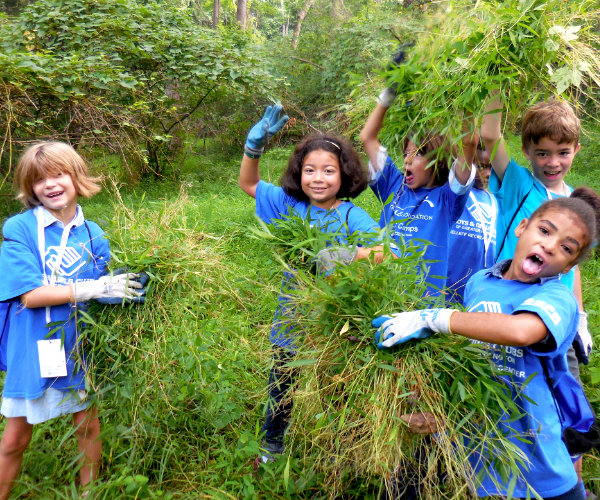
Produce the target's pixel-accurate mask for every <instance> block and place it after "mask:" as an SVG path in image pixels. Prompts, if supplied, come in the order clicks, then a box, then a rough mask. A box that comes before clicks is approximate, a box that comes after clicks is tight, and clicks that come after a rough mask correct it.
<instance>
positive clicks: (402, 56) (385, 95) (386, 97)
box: [377, 42, 415, 108]
mask: <svg viewBox="0 0 600 500" xmlns="http://www.w3.org/2000/svg"><path fill="white" fill-rule="evenodd" d="M414 44H415V43H414V42H407V43H402V44H400V45H398V48H397V49H396V51H395V52H394V55H393V56H392V60H391V61H390V62H389V63H388V65H387V68H386V69H387V71H390V70H392V69H394V68H397V67H398V66H401V65H402V63H404V61H406V50H407V49H408V48H410V47H412V46H413V45H414ZM397 89H398V83H397V82H393V83H392V84H391V85H390V86H389V87H386V88H385V89H383V90H382V91H381V94H379V97H378V98H377V102H378V103H379V104H381V105H382V106H384V107H385V108H389V107H390V106H391V105H392V103H393V102H394V99H396V91H397Z"/></svg>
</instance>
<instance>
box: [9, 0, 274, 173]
mask: <svg viewBox="0 0 600 500" xmlns="http://www.w3.org/2000/svg"><path fill="white" fill-rule="evenodd" d="M249 41H250V40H249V38H248V37H247V36H246V35H244V34H242V33H241V32H239V31H237V30H235V29H222V30H219V31H213V30H210V29H207V28H202V27H199V26H197V25H196V24H195V22H194V20H193V18H192V16H191V14H190V11H189V10H186V9H181V8H179V9H178V8H175V7H174V6H171V5H170V4H169V6H168V7H167V6H166V5H165V4H164V3H161V2H159V3H154V2H146V3H138V2H136V1H134V0H108V1H106V2H100V3H98V2H94V1H92V0H76V1H69V2H63V1H57V0H41V1H39V2H37V3H36V4H34V5H32V6H30V7H28V8H27V9H26V10H24V11H23V13H21V14H20V15H19V16H18V17H17V18H15V19H14V20H12V21H11V22H8V23H4V24H3V25H2V27H1V28H0V85H1V86H2V88H1V90H2V94H3V96H5V97H6V98H7V103H6V105H5V106H3V108H2V109H3V114H2V123H3V125H4V126H3V127H2V128H3V130H5V135H4V138H5V140H8V141H9V143H10V144H12V143H15V144H22V143H24V142H25V141H26V140H30V139H32V138H35V137H40V136H46V137H47V136H52V137H55V138H58V139H61V140H66V141H69V142H72V143H74V144H80V143H81V144H85V145H101V146H102V147H104V148H106V149H107V150H108V151H110V152H117V153H119V154H121V155H122V156H123V158H124V159H125V160H131V159H133V160H134V162H133V166H136V165H137V168H138V169H139V170H140V171H141V172H142V173H144V172H148V171H154V172H155V173H158V174H160V173H163V172H164V167H165V163H168V161H169V156H170V155H171V154H172V152H173V150H174V149H175V148H177V145H178V141H177V140H175V139H174V135H175V134H176V133H178V132H180V131H181V128H182V126H183V125H184V124H187V123H188V122H189V120H188V119H189V118H190V116H191V115H192V114H193V113H195V114H196V116H197V115H199V114H201V116H202V118H201V120H202V122H203V123H210V124H211V125H212V126H213V127H215V128H216V127H219V126H222V125H223V124H224V121H225V120H227V119H230V117H231V116H232V115H235V114H236V111H235V110H237V109H238V108H239V107H240V105H241V104H242V103H244V102H249V101H250V102H251V101H252V99H253V98H256V97H258V96H261V95H265V94H267V93H272V92H273V90H274V86H275V85H276V82H275V81H274V80H273V79H272V78H270V77H268V76H267V74H266V73H265V72H264V71H263V70H262V69H261V66H260V64H259V62H258V60H257V59H256V58H255V57H254V56H253V54H252V50H251V49H250V45H249ZM223 103H226V104H227V105H228V109H226V108H225V107H224V105H223ZM232 110H233V111H232ZM213 130H214V129H213ZM238 132H239V131H238ZM238 140H239V139H238ZM4 151H5V150H4V149H2V150H1V152H2V153H4ZM130 167H131V165H130Z"/></svg>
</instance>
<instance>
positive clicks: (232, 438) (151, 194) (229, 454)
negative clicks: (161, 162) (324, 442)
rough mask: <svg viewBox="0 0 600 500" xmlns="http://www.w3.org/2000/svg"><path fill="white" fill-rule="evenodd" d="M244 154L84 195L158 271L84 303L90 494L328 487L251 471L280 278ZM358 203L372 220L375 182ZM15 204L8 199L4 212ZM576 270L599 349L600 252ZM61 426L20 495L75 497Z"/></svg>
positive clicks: (275, 166) (298, 492)
mask: <svg viewBox="0 0 600 500" xmlns="http://www.w3.org/2000/svg"><path fill="white" fill-rule="evenodd" d="M595 132H596V135H594V136H593V137H590V138H584V139H583V141H582V143H583V147H582V151H581V153H580V155H579V156H578V158H577V160H576V163H575V166H574V169H573V173H572V174H570V178H569V180H570V183H571V184H572V185H574V186H578V185H582V184H588V185H590V186H592V187H594V188H595V189H600V178H599V177H598V175H597V174H595V173H594V172H592V171H591V166H592V165H595V162H596V160H597V158H598V157H599V156H600V149H599V147H598V146H597V144H598V142H597V140H598V139H599V138H600V134H599V133H597V132H598V131H595ZM510 147H511V149H512V150H513V152H515V153H516V152H518V150H519V146H518V141H517V140H516V139H511V141H510ZM288 155H289V150H286V149H276V150H271V151H269V152H268V153H267V154H266V155H265V156H264V159H263V160H262V161H261V174H262V177H263V178H264V179H265V180H271V181H276V180H277V179H278V177H279V174H280V172H281V170H282V168H283V167H284V166H285V163H286V160H287V157H288ZM240 156H241V155H240ZM517 156H518V155H517ZM239 160H240V158H239V157H237V156H236V157H233V158H231V157H223V156H219V155H215V154H210V153H208V152H206V151H204V150H202V149H201V148H198V151H197V152H196V154H192V155H190V156H188V157H187V159H186V162H185V165H184V167H183V169H182V171H183V175H182V180H181V182H177V183H175V182H171V181H152V182H143V183H141V184H139V185H137V186H136V187H135V188H126V187H122V188H120V189H119V188H116V187H115V186H111V185H107V188H106V189H105V190H104V191H103V192H102V193H101V194H100V195H97V196H96V197H94V198H93V199H92V200H89V201H87V200H85V201H83V206H84V210H85V213H86V216H87V217H88V218H89V219H91V220H94V221H97V222H99V223H100V224H101V225H102V226H103V227H104V228H105V229H106V230H107V232H108V234H109V236H110V238H111V240H112V244H113V250H114V259H115V261H117V262H124V263H127V264H129V265H132V266H133V267H134V268H139V269H141V268H143V269H146V270H148V271H150V272H151V273H152V274H153V275H154V277H155V279H154V281H153V283H154V288H153V290H152V291H151V292H150V294H149V299H148V303H147V304H146V305H145V306H143V307H132V308H125V309H120V308H116V309H115V308H95V309H93V310H92V313H93V315H94V317H95V318H97V319H98V323H99V324H98V325H97V326H92V327H91V328H90V329H89V332H88V334H87V335H88V340H89V342H90V345H91V349H90V350H91V352H92V356H91V358H90V364H91V366H92V370H93V373H94V376H93V380H92V386H93V388H94V390H95V391H96V392H97V393H98V400H99V405H100V416H101V421H102V425H103V440H104V452H103V453H104V458H103V464H104V465H103V470H102V473H101V477H102V480H101V483H100V484H99V485H98V486H97V487H96V489H95V495H94V498H106V499H109V498H110V499H113V498H286V497H290V496H295V497H311V498H326V497H328V496H329V495H328V492H327V491H325V490H323V489H322V488H321V487H320V486H319V484H320V482H321V480H320V478H319V477H318V476H316V475H315V474H314V473H313V472H312V471H311V470H307V469H306V468H305V467H301V466H300V461H299V460H298V457H294V456H291V457H287V456H286V457H284V459H282V460H280V461H278V462H276V463H275V464H273V465H271V466H268V467H264V468H261V470H260V471H259V472H257V473H253V469H252V463H253V460H254V458H255V456H256V455H257V453H258V449H259V442H260V435H259V433H260V425H261V423H262V422H261V420H262V413H263V409H264V400H265V385H266V380H267V374H268V368H269V366H268V365H269V356H270V352H269V349H270V346H269V343H268V331H269V326H270V321H271V318H272V314H273V311H274V308H275V304H276V298H277V291H278V286H279V280H280V276H279V272H278V268H279V266H278V264H277V263H276V261H275V259H274V258H273V256H272V255H271V251H270V249H269V248H268V247H267V246H266V245H265V244H264V243H263V242H261V241H259V240H256V239H254V238H252V237H251V234H250V231H249V228H250V227H251V226H253V225H254V224H255V220H254V215H253V212H254V200H252V199H251V198H249V197H248V196H246V195H245V194H244V193H242V192H241V190H240V189H239V188H238V186H237V173H238V169H239ZM0 194H3V195H5V194H6V192H4V193H0ZM2 199H3V200H8V199H9V198H8V197H6V196H3V197H2ZM357 204H358V205H360V206H362V207H364V208H366V209H367V210H368V211H369V212H370V213H371V215H372V216H373V217H374V218H376V219H377V218H378V215H379V206H378V204H377V202H376V201H375V199H374V197H373V196H372V195H371V194H370V192H366V193H364V194H363V195H361V197H359V199H358V200H357ZM18 209H19V207H18V206H17V205H16V204H14V205H13V204H10V203H3V207H1V208H0V210H1V211H2V212H3V213H2V214H0V219H2V220H3V219H4V218H5V216H6V215H7V214H9V213H12V212H15V211H16V210H18ZM115 267H117V266H115ZM582 270H583V281H584V298H585V302H586V308H587V310H588V313H589V315H590V326H591V331H592V333H594V334H597V335H596V341H597V345H600V303H599V302H598V300H599V299H598V298H597V297H598V296H599V295H598V293H596V292H597V288H598V287H600V283H599V281H598V278H597V276H598V271H599V270H600V261H597V260H591V261H589V262H588V263H586V264H585V265H584V266H583V268H582ZM103 325H110V326H103ZM599 357H600V354H597V353H594V354H593V355H592V360H591V363H590V365H589V366H588V367H584V369H583V376H584V379H585V381H586V384H587V387H588V394H589V396H590V399H591V400H592V401H593V403H594V405H595V406H596V409H598V410H600V366H599V365H600V363H599V362H598V361H599ZM3 424H4V423H3V422H0V430H1V429H2V428H3ZM293 425H296V426H301V425H302V422H294V423H293ZM69 434H70V425H69V422H68V419H59V420H57V421H54V422H50V423H45V424H41V425H39V426H36V428H35V432H34V438H33V441H32V444H31V446H30V448H29V450H28V451H27V452H26V454H25V460H24V463H23V468H22V474H21V476H20V478H19V482H18V485H17V486H16V488H15V491H14V496H15V498H73V497H76V496H77V487H76V486H75V485H76V472H75V466H74V465H73V463H74V457H76V454H77V452H76V447H75V443H74V439H73V437H72V436H70V435H69ZM585 475H586V480H587V483H588V486H593V487H594V488H595V489H596V493H597V494H600V488H599V486H598V485H599V484H600V455H597V454H594V455H590V456H589V457H587V458H586V460H585ZM373 491H374V487H372V486H371V485H365V484H360V483H357V484H349V485H348V496H352V495H354V496H356V497H366V498H368V497H369V495H372V494H373Z"/></svg>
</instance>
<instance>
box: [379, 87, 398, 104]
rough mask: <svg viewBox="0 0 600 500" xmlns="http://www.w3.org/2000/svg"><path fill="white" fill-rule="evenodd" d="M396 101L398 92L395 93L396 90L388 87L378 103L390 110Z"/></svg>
mask: <svg viewBox="0 0 600 500" xmlns="http://www.w3.org/2000/svg"><path fill="white" fill-rule="evenodd" d="M394 99H396V92H395V91H394V89H392V88H390V87H386V88H385V89H383V90H382V91H381V94H379V97H378V98H377V102H378V103H379V104H381V105H382V106H383V107H384V108H389V107H390V106H391V105H392V103H393V102H394Z"/></svg>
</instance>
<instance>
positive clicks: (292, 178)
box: [280, 134, 367, 201]
mask: <svg viewBox="0 0 600 500" xmlns="http://www.w3.org/2000/svg"><path fill="white" fill-rule="evenodd" d="M316 150H323V151H327V152H328V153H332V154H334V155H335V156H337V157H338V160H339V162H340V173H341V177H342V183H341V187H340V190H339V191H338V193H337V196H336V197H337V198H338V199H340V198H356V197H357V196H358V195H359V194H360V193H362V192H363V191H364V190H365V189H366V187H367V172H366V170H365V169H364V168H363V164H362V162H361V161H360V158H359V156H358V153H357V152H356V151H355V150H354V148H353V147H352V145H351V144H350V143H349V142H348V141H347V140H345V139H342V138H341V137H337V136H335V135H331V134H312V135H309V136H307V137H305V138H304V139H302V141H300V143H299V144H298V145H297V146H296V149H294V152H293V153H292V156H290V160H289V162H288V167H287V169H286V170H285V172H284V173H283V175H282V176H281V181H280V184H281V187H282V188H283V190H284V191H285V193H286V194H287V195H289V196H293V197H294V198H296V199H298V200H304V201H308V196H306V194H305V193H304V191H302V184H301V180H302V164H303V162H304V158H305V157H306V155H307V154H308V153H311V152H312V151H316Z"/></svg>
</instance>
